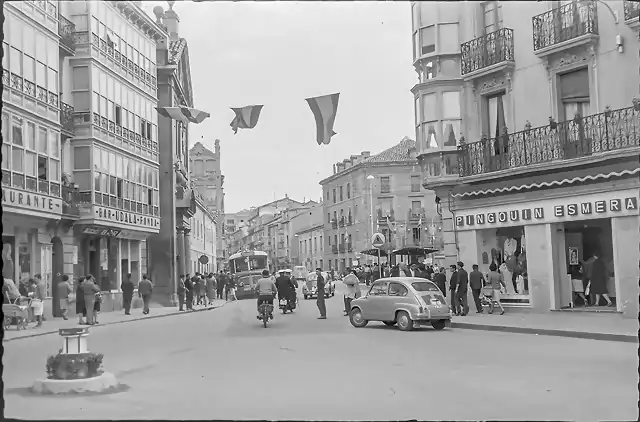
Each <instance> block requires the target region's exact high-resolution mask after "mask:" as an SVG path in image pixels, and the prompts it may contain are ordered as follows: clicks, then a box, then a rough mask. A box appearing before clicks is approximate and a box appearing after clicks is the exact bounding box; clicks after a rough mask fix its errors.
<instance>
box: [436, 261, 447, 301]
mask: <svg viewBox="0 0 640 422" xmlns="http://www.w3.org/2000/svg"><path fill="white" fill-rule="evenodd" d="M433 279H434V280H433V281H435V282H436V284H437V285H438V288H439V289H440V291H441V292H442V294H444V297H447V275H446V274H445V272H444V267H441V268H440V271H438V272H437V273H435V275H433Z"/></svg>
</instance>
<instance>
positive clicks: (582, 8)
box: [532, 0, 598, 57]
mask: <svg viewBox="0 0 640 422" xmlns="http://www.w3.org/2000/svg"><path fill="white" fill-rule="evenodd" d="M532 20H533V51H534V52H535V53H536V54H537V55H538V56H541V57H544V56H548V55H550V54H553V53H557V52H560V51H563V50H566V49H568V48H573V47H577V46H580V45H584V44H589V43H591V42H593V41H594V40H596V39H597V38H598V9H597V7H596V1H595V0H587V1H582V2H571V3H569V4H565V5H564V6H561V7H558V8H555V9H552V10H549V11H548V12H544V13H541V14H539V15H537V16H534V17H533V18H532Z"/></svg>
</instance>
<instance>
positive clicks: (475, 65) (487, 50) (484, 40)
mask: <svg viewBox="0 0 640 422" xmlns="http://www.w3.org/2000/svg"><path fill="white" fill-rule="evenodd" d="M460 48H461V50H462V60H461V62H460V64H461V72H462V76H463V77H464V79H465V80H473V79H476V78H479V77H482V76H487V75H489V74H492V73H494V72H503V71H505V70H506V69H508V68H513V67H514V66H515V62H514V52H513V29H509V28H502V29H498V30H497V31H494V32H491V33H489V34H486V35H483V36H482V37H479V38H476V39H474V40H471V41H468V42H466V43H464V44H462V45H461V46H460Z"/></svg>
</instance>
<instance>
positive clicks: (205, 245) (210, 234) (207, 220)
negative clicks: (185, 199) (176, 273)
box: [186, 195, 218, 274]
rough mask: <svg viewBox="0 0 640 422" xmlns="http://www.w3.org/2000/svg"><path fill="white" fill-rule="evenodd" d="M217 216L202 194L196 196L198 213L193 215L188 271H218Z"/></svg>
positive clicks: (193, 272) (203, 272)
mask: <svg viewBox="0 0 640 422" xmlns="http://www.w3.org/2000/svg"><path fill="white" fill-rule="evenodd" d="M216 221H217V219H216V217H215V214H214V212H213V211H212V210H211V209H210V208H209V207H208V206H207V205H206V199H205V198H204V197H201V196H199V195H198V196H197V198H196V213H195V214H194V215H193V217H191V221H190V222H189V226H190V227H191V245H190V246H191V261H190V262H189V265H188V267H189V268H188V269H187V270H186V272H188V273H190V274H195V273H196V272H199V273H200V274H208V273H211V272H216V270H217V268H218V267H217V262H216V252H217V250H216V247H217V244H216V243H217V238H218V237H217V235H216V225H217V224H216Z"/></svg>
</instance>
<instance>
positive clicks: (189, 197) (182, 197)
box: [176, 186, 196, 217]
mask: <svg viewBox="0 0 640 422" xmlns="http://www.w3.org/2000/svg"><path fill="white" fill-rule="evenodd" d="M176 208H181V209H182V210H183V211H184V212H185V213H186V215H187V216H189V217H193V216H194V215H195V214H196V196H195V195H194V192H193V190H192V189H189V188H185V187H183V186H177V187H176Z"/></svg>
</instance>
